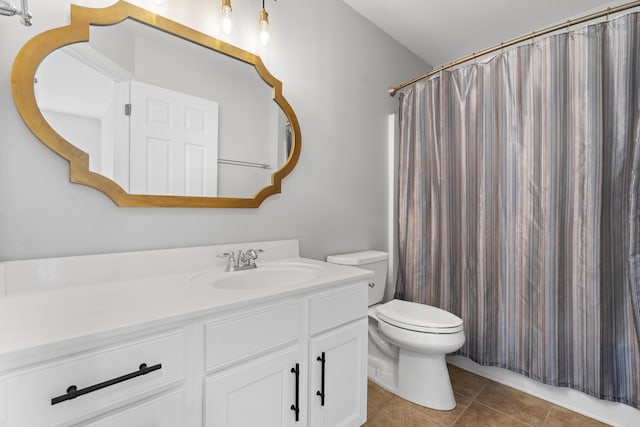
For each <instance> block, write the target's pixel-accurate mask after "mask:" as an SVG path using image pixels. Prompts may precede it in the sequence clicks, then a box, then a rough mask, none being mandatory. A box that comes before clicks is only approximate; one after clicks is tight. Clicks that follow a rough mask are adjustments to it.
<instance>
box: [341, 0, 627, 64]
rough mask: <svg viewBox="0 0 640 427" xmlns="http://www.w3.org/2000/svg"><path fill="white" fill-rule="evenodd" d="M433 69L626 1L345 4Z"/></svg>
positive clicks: (366, 0)
mask: <svg viewBox="0 0 640 427" xmlns="http://www.w3.org/2000/svg"><path fill="white" fill-rule="evenodd" d="M343 1H344V2H345V3H347V4H348V5H349V6H351V7H352V8H353V9H355V10H356V11H357V12H359V13H360V14H361V15H363V16H364V17H365V18H367V19H368V20H369V21H371V22H373V23H374V24H376V25H377V26H378V27H379V28H381V29H382V30H383V31H385V32H386V33H387V34H389V35H390V36H391V37H393V38H394V39H396V40H397V41H398V42H400V43H401V44H403V45H404V46H406V47H407V48H409V49H410V50H411V51H413V52H414V53H415V54H416V55H418V56H419V57H420V58H422V59H423V60H424V61H425V62H427V63H429V64H430V65H432V66H434V67H438V66H440V65H444V64H447V63H449V62H452V61H454V60H456V59H458V58H461V57H463V56H466V55H469V54H472V53H474V52H478V51H481V50H483V49H486V48H488V47H491V46H495V45H497V44H500V43H501V42H504V41H508V40H511V39H513V38H516V37H519V36H522V35H524V34H528V33H531V32H532V31H535V30H540V29H543V28H546V27H549V26H552V25H555V24H558V23H562V22H566V21H567V20H568V19H571V18H578V17H581V16H583V15H586V14H589V13H592V12H597V11H600V10H602V9H606V8H607V7H612V6H616V5H619V4H623V3H626V2H628V1H629V0H626V1H625V0H622V1H611V0H343Z"/></svg>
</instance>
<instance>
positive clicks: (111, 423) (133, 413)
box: [86, 390, 187, 427]
mask: <svg viewBox="0 0 640 427" xmlns="http://www.w3.org/2000/svg"><path fill="white" fill-rule="evenodd" d="M186 425H187V418H186V411H185V396H184V390H178V391H174V392H172V393H171V394H168V395H164V396H160V397H156V398H155V399H152V400H150V401H148V402H145V403H141V404H140V405H136V406H134V407H133V408H129V409H127V410H124V411H121V412H117V413H115V414H113V415H110V416H108V417H105V418H102V419H100V420H99V421H96V422H93V423H90V424H86V427H123V426H154V427H177V426H186Z"/></svg>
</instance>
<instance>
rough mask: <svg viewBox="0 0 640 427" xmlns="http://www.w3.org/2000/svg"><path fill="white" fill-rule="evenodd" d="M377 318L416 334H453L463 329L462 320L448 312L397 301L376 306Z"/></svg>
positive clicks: (423, 305) (424, 305)
mask: <svg viewBox="0 0 640 427" xmlns="http://www.w3.org/2000/svg"><path fill="white" fill-rule="evenodd" d="M378 317H379V318H380V320H382V321H384V322H387V323H389V324H391V325H394V326H397V327H399V328H403V329H409V330H412V331H417V332H428V333H436V334H453V333H456V332H460V331H462V329H463V322H462V319H461V318H459V317H458V316H456V315H454V314H451V313H449V312H448V311H445V310H442V309H440V308H437V307H432V306H430V305H426V304H418V303H415V302H409V301H402V300H397V299H394V300H391V301H389V302H388V303H386V304H382V305H380V306H378Z"/></svg>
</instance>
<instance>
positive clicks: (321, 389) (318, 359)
mask: <svg viewBox="0 0 640 427" xmlns="http://www.w3.org/2000/svg"><path fill="white" fill-rule="evenodd" d="M316 360H317V361H318V362H320V363H321V364H322V376H321V377H320V378H321V379H320V390H318V391H316V396H320V406H324V366H325V363H326V361H327V360H326V359H325V358H324V351H323V352H322V356H318V357H316Z"/></svg>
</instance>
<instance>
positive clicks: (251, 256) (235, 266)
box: [218, 249, 264, 272]
mask: <svg viewBox="0 0 640 427" xmlns="http://www.w3.org/2000/svg"><path fill="white" fill-rule="evenodd" d="M262 252H264V251H263V250H262V249H248V250H247V251H246V252H243V251H242V250H238V255H237V256H236V254H235V253H234V252H233V251H231V252H223V253H221V254H218V257H220V258H226V259H227V266H226V267H225V269H224V271H227V272H228V271H242V270H250V269H252V268H258V266H257V265H256V259H258V254H259V253H262Z"/></svg>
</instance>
